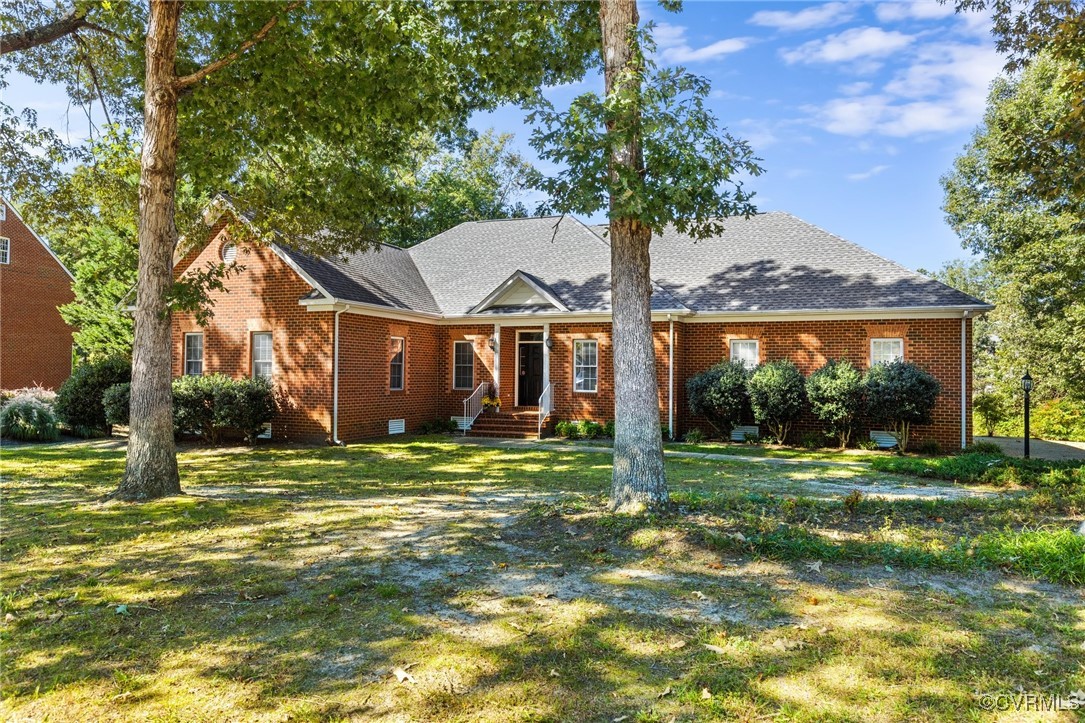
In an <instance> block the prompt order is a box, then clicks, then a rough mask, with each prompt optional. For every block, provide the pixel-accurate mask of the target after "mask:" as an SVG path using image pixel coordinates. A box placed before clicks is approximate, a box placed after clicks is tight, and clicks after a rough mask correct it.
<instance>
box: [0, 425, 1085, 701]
mask: <svg viewBox="0 0 1085 723" xmlns="http://www.w3.org/2000/svg"><path fill="white" fill-rule="evenodd" d="M2 455H3V456H2V459H0V474H2V485H3V487H2V492H3V504H4V508H3V538H2V541H0V553H2V559H3V562H4V564H3V572H2V583H3V585H2V591H3V592H2V596H0V614H3V615H4V616H5V617H4V622H3V626H2V638H0V642H2V645H3V655H4V665H3V670H2V673H0V675H2V677H0V684H2V694H3V698H2V702H0V711H2V712H3V717H4V718H5V719H14V720H95V721H109V720H117V721H120V720H133V719H138V720H150V721H204V720H206V721H219V720H269V721H278V720H321V721H323V720H332V721H334V720H388V721H393V720H395V721H399V720H419V721H434V720H472V721H478V720H481V721H511V720H582V721H596V720H599V721H614V720H625V721H630V722H633V721H669V720H686V721H693V720H735V719H739V720H763V719H784V720H848V721H851V720H854V721H872V720H873V721H879V720H884V721H892V720H914V719H935V720H962V719H964V720H995V719H998V718H999V717H1000V716H1001V718H1002V719H1005V720H1011V719H1012V720H1020V719H1022V718H1025V719H1027V718H1029V717H1034V718H1037V719H1060V718H1061V719H1065V720H1073V719H1074V718H1073V716H1074V715H1075V713H1074V712H1072V711H1068V710H1066V711H1062V712H1053V711H1046V712H1036V711H1033V712H1029V713H1021V712H1012V713H1011V712H1003V713H999V712H997V711H988V710H985V706H987V705H988V703H989V700H990V699H987V698H984V697H983V694H985V693H992V694H996V693H1013V692H1015V691H1020V692H1025V693H1042V694H1049V695H1054V694H1062V695H1063V696H1064V697H1065V696H1066V695H1068V694H1069V693H1070V692H1071V691H1074V690H1078V689H1082V688H1085V666H1083V664H1082V661H1083V659H1085V597H1083V595H1082V589H1081V587H1080V585H1081V584H1082V582H1085V578H1083V577H1082V575H1085V547H1083V546H1082V542H1083V541H1085V538H1080V537H1078V536H1076V535H1074V534H1073V532H1072V529H1073V528H1075V527H1076V526H1077V525H1078V524H1080V522H1081V521H1082V519H1083V513H1085V494H1083V493H1082V491H1081V490H1078V489H1076V488H1075V489H1035V490H1034V489H1022V488H1013V487H1010V488H1003V489H994V488H986V487H974V488H965V487H961V486H955V485H952V484H949V483H943V482H939V481H935V480H929V479H919V478H916V477H910V476H904V475H899V474H894V473H891V472H885V471H876V470H873V469H870V468H868V467H865V466H856V465H848V466H844V465H841V466H830V465H826V464H824V463H823V464H821V465H817V466H815V465H812V464H811V465H802V464H774V463H772V462H771V461H762V462H749V461H734V462H732V461H726V462H720V461H708V460H701V459H670V460H668V463H667V464H668V473H669V478H670V480H671V483H672V490H673V496H674V498H675V500H676V502H677V505H678V512H677V513H676V514H674V515H668V516H661V517H652V518H627V517H614V516H611V515H608V514H606V513H605V511H604V509H603V507H602V505H601V503H602V501H603V499H604V497H603V496H604V494H605V492H606V489H607V485H608V483H609V474H610V467H609V456H608V455H605V454H599V453H588V452H583V451H575V452H565V451H559V450H530V449H523V450H502V449H494V448H488V447H477V446H465V445H459V444H453V443H450V442H448V441H447V440H446V439H442V438H437V437H434V438H418V439H413V440H412V439H405V440H396V441H394V442H380V443H373V444H367V445H351V446H348V447H345V448H260V449H257V450H245V449H191V450H187V451H185V452H184V453H182V455H181V465H182V475H183V483H184V486H185V489H186V491H187V492H188V495H186V496H184V497H177V498H171V499H166V500H160V501H156V502H153V503H148V504H144V505H129V504H122V503H116V502H102V501H100V500H101V498H102V496H103V495H105V494H106V493H107V492H109V491H110V489H111V488H112V487H113V486H114V485H115V484H116V482H117V480H118V478H119V475H120V473H121V471H122V469H123V451H122V450H119V449H116V448H115V447H113V446H111V445H108V444H104V443H100V442H99V443H91V444H84V445H66V446H45V447H24V448H18V449H8V448H5V449H4V450H3V452H2ZM988 707H989V706H988Z"/></svg>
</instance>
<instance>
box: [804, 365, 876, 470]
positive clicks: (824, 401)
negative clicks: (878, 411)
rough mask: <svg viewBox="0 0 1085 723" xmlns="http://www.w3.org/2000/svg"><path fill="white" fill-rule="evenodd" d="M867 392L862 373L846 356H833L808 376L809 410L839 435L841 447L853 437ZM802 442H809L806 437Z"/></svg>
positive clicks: (834, 435)
mask: <svg viewBox="0 0 1085 723" xmlns="http://www.w3.org/2000/svg"><path fill="white" fill-rule="evenodd" d="M865 394H866V386H865V385H864V384H863V375H862V373H861V372H860V371H859V370H858V369H856V368H855V367H854V366H853V365H852V363H851V362H850V361H848V360H846V359H841V360H835V359H830V360H829V361H827V362H825V364H824V365H823V366H822V367H821V368H820V369H818V370H817V371H815V372H814V373H813V374H811V375H810V376H809V377H808V378H807V380H806V397H807V399H808V400H809V401H810V411H812V412H813V413H814V416H815V417H817V418H818V419H819V420H820V421H821V422H822V423H823V424H825V426H826V431H827V432H828V434H829V435H830V436H833V437H836V440H837V442H839V443H840V448H841V449H843V448H845V447H847V446H848V442H849V441H850V440H851V435H852V432H853V431H854V430H855V422H856V420H857V419H858V418H859V415H860V414H862V412H863V400H864V398H865ZM803 446H804V447H806V446H807V445H806V444H805V441H804V444H803ZM818 446H820V445H818Z"/></svg>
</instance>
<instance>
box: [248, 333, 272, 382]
mask: <svg viewBox="0 0 1085 723" xmlns="http://www.w3.org/2000/svg"><path fill="white" fill-rule="evenodd" d="M273 367H274V364H273V357H272V351H271V332H267V331H258V332H256V333H254V334H253V335H252V375H253V377H257V378H258V377H266V378H268V379H270V378H271V371H272V368H273Z"/></svg>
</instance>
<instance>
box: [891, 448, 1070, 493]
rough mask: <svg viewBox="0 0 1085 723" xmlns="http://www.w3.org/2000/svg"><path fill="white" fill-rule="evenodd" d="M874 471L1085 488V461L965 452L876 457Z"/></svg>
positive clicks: (966, 480)
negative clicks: (917, 456) (923, 457)
mask: <svg viewBox="0 0 1085 723" xmlns="http://www.w3.org/2000/svg"><path fill="white" fill-rule="evenodd" d="M870 464H871V467H873V468H874V469H875V470H879V471H882V472H892V473H903V474H910V475H915V476H917V477H932V478H935V479H945V480H952V481H954V482H960V483H963V484H993V485H1008V484H1016V485H1024V486H1028V487H1049V488H1071V487H1073V488H1078V487H1085V461H1080V460H1076V461H1062V462H1054V461H1050V460H1041V459H1018V458H1016V457H1006V456H1003V455H1002V451H1001V450H999V451H998V452H997V453H985V452H965V453H963V454H958V455H955V456H952V457H935V458H933V459H917V458H915V457H877V458H875V459H873V460H871V463H870Z"/></svg>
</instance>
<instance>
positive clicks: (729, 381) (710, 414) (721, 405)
mask: <svg viewBox="0 0 1085 723" xmlns="http://www.w3.org/2000/svg"><path fill="white" fill-rule="evenodd" d="M749 375H750V373H749V371H747V369H746V367H745V366H743V365H742V364H740V363H739V362H731V361H728V362H723V363H720V364H717V365H716V366H714V367H712V368H711V369H708V370H706V371H703V372H701V373H700V374H695V375H694V376H692V377H690V378H689V379H687V380H686V399H687V402H688V404H689V411H690V413H692V414H695V415H697V416H699V417H704V418H705V419H706V420H708V423H709V424H711V425H712V428H713V429H715V430H716V433H717V434H718V435H719V436H721V437H723V438H727V437H729V436H730V435H731V430H732V429H734V427H735V425H737V424H739V423H741V422H742V420H743V418H744V417H746V416H747V415H748V414H749V410H750V398H749V395H748V393H747V392H746V380H747V379H748V378H749Z"/></svg>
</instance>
